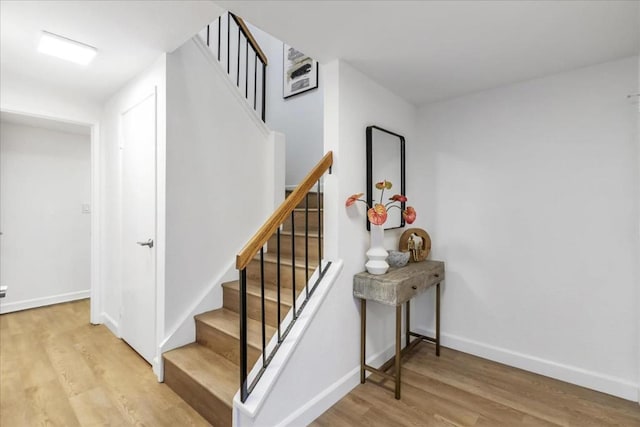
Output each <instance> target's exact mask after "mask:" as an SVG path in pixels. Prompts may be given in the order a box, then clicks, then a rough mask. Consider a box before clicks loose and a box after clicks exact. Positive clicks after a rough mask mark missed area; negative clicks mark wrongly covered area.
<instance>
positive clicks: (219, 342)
mask: <svg viewBox="0 0 640 427" xmlns="http://www.w3.org/2000/svg"><path fill="white" fill-rule="evenodd" d="M288 196H289V194H287V197H288ZM305 203H307V205H308V209H305V206H304V204H305ZM307 212H308V213H307ZM293 216H294V221H293V222H294V224H295V227H294V228H293V229H292V227H291V220H288V221H287V222H285V223H284V224H283V228H282V231H281V232H280V303H279V304H278V288H277V275H278V256H277V255H276V253H277V251H276V249H275V248H277V235H276V234H274V235H273V236H272V237H271V238H270V239H269V242H268V248H269V250H268V251H267V252H265V253H264V264H263V267H261V263H260V259H259V255H258V256H257V257H256V258H254V259H253V260H252V261H251V263H250V264H249V265H248V266H247V269H246V277H247V310H246V312H247V317H248V321H247V343H248V346H247V360H248V366H249V368H251V366H253V365H254V363H255V362H256V361H257V360H258V359H260V358H261V355H262V353H263V350H264V348H265V344H266V343H268V342H269V340H270V339H271V337H273V335H274V334H276V333H277V332H278V326H279V324H280V323H281V322H282V320H283V319H284V318H285V316H286V315H287V313H288V312H289V311H290V309H291V307H292V301H293V294H294V290H293V288H292V283H293V282H294V280H293V275H294V274H295V276H296V279H295V283H296V289H295V294H296V295H300V293H302V292H305V285H306V283H307V282H308V279H309V277H311V275H312V273H313V271H314V270H315V269H316V267H317V260H318V256H319V253H318V252H319V250H320V248H319V246H320V245H321V244H322V241H321V240H320V237H319V229H318V225H319V224H318V222H319V221H318V219H319V218H320V221H321V220H322V197H321V195H320V197H318V195H317V193H309V197H307V198H306V202H305V201H304V200H303V202H302V203H301V204H300V205H298V207H297V208H296V209H295V210H294V212H293ZM305 230H306V231H307V233H305ZM305 235H306V236H307V237H305ZM291 239H295V248H296V249H295V255H294V254H292V251H291V248H292V242H291ZM307 239H308V246H307V247H308V252H306V251H305V240H307ZM305 252H306V253H305ZM294 265H295V268H294ZM307 266H308V268H307ZM261 270H263V271H264V319H265V324H264V331H265V335H264V338H265V339H264V340H263V333H262V328H263V324H262V313H263V308H262V304H263V300H262V298H261V295H262V289H261ZM294 271H295V273H294ZM222 289H223V306H222V308H219V309H217V310H213V311H209V312H206V313H202V314H199V315H197V316H195V322H196V342H194V343H192V344H188V345H186V346H183V347H180V348H177V349H174V350H171V351H169V352H167V353H164V355H163V358H164V382H165V383H166V384H167V385H168V386H169V387H171V388H172V389H173V390H174V391H175V392H176V393H177V394H178V395H180V396H181V397H182V398H183V399H184V400H185V401H186V402H187V403H189V404H190V405H191V406H192V407H193V408H194V409H196V410H197V411H198V412H199V413H200V414H201V415H202V416H203V417H204V418H205V419H206V420H207V421H209V422H210V423H211V424H212V425H214V426H230V425H231V424H232V407H233V397H234V395H235V394H236V392H237V391H238V388H239V384H240V354H239V352H240V348H241V346H240V315H239V307H240V291H239V289H240V284H239V282H238V281H233V282H227V283H223V284H222ZM278 308H279V310H278ZM263 362H264V360H263Z"/></svg>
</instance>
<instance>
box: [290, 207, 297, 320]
mask: <svg viewBox="0 0 640 427" xmlns="http://www.w3.org/2000/svg"><path fill="white" fill-rule="evenodd" d="M294 217H295V210H293V211H291V275H292V277H293V279H292V281H293V283H292V285H291V288H292V291H291V293H292V296H293V320H296V318H297V317H298V316H297V315H296V224H295V220H294Z"/></svg>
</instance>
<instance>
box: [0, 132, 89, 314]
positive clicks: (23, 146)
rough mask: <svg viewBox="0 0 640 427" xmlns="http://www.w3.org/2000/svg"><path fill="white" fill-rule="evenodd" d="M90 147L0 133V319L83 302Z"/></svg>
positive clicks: (61, 138) (81, 138)
mask: <svg viewBox="0 0 640 427" xmlns="http://www.w3.org/2000/svg"><path fill="white" fill-rule="evenodd" d="M90 160H91V140H90V137H89V136H88V135H78V134H72V133H67V132H60V131H54V130H50V129H45V128H40V127H32V126H27V125H22V124H13V123H7V122H2V124H1V125H0V162H1V164H0V171H1V178H0V185H1V189H0V195H1V201H0V203H2V207H1V215H2V219H1V221H2V232H3V236H2V249H3V251H2V257H1V265H0V269H1V270H2V279H3V285H7V286H9V290H8V293H7V297H6V298H3V299H2V300H0V313H7V312H10V311H15V310H23V309H27V308H32V307H38V306H42V305H48V304H55V303H59V302H64V301H71V300H74V299H80V298H87V297H89V290H90V287H91V283H90V256H91V251H90V233H91V215H90V214H88V213H83V212H82V205H83V204H89V203H90V201H91V186H90V178H91V174H90V173H91V164H90Z"/></svg>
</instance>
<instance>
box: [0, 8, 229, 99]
mask: <svg viewBox="0 0 640 427" xmlns="http://www.w3.org/2000/svg"><path fill="white" fill-rule="evenodd" d="M218 12H219V8H218V6H216V5H215V4H214V3H212V2H209V1H7V0H2V1H0V77H1V78H2V79H3V80H6V79H9V80H10V79H11V78H16V79H19V80H20V81H25V80H27V81H31V82H33V84H35V85H40V86H42V87H45V88H47V87H50V88H54V89H56V90H58V91H60V90H64V91H68V92H70V94H72V95H73V96H74V97H76V98H77V97H81V98H84V99H87V100H91V101H94V102H102V101H104V100H105V99H106V98H107V97H108V96H109V95H111V94H112V93H114V92H115V91H116V90H117V89H118V88H120V87H121V86H122V85H124V84H125V83H126V82H127V81H128V80H130V79H131V78H132V77H134V76H135V75H136V74H138V73H139V72H140V71H142V70H143V69H144V68H145V67H147V66H148V65H150V64H151V63H152V62H153V61H154V60H155V59H156V58H158V56H159V55H160V54H161V53H162V52H170V51H172V50H174V49H175V48H177V47H179V46H180V45H181V44H182V43H184V42H185V41H186V40H187V39H188V38H189V37H192V36H193V35H194V34H195V33H197V32H198V31H199V30H200V29H201V28H203V27H204V26H205V25H206V24H207V23H209V22H211V21H212V20H213V19H214V18H215V17H216V16H218ZM42 30H46V31H49V32H52V33H55V34H59V35H62V36H65V37H68V38H71V39H74V40H78V41H80V42H83V43H86V44H89V45H91V46H94V47H96V48H97V49H98V55H97V56H96V58H95V60H94V61H93V62H92V63H91V64H89V65H88V66H86V67H82V66H79V65H76V64H73V63H71V62H66V61H63V60H61V59H58V58H55V57H50V56H46V55H43V54H40V53H38V52H37V50H36V46H37V42H38V40H39V35H40V32H41V31H42ZM4 83H6V81H5V82H4Z"/></svg>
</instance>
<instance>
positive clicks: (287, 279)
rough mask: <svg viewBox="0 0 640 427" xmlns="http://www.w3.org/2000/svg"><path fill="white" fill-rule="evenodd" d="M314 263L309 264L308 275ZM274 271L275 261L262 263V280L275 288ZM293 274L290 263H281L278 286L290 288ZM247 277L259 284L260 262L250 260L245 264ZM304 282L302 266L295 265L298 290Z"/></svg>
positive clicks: (310, 273) (313, 268) (304, 276)
mask: <svg viewBox="0 0 640 427" xmlns="http://www.w3.org/2000/svg"><path fill="white" fill-rule="evenodd" d="M310 264H311V263H310ZM315 269H316V267H315V265H313V266H312V265H309V277H311V276H312V275H313V272H314V271H315ZM276 271H277V264H276V263H275V262H265V263H264V280H265V284H266V285H268V286H271V288H275V286H276V277H277V275H276ZM292 278H293V274H292V271H291V266H290V265H281V266H280V287H281V288H288V289H291V287H292V285H293V280H292ZM247 279H248V280H251V281H252V283H255V284H256V285H259V284H260V262H259V261H255V260H254V261H251V262H250V263H249V265H248V266H247ZM305 284H306V274H305V268H304V267H296V289H298V290H300V289H302V288H304V285H305Z"/></svg>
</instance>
